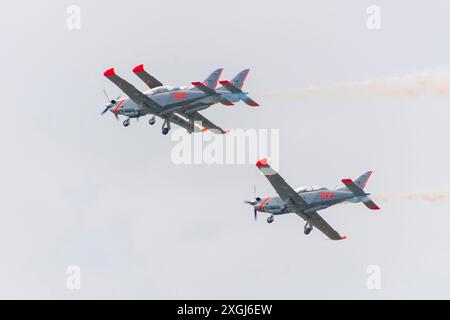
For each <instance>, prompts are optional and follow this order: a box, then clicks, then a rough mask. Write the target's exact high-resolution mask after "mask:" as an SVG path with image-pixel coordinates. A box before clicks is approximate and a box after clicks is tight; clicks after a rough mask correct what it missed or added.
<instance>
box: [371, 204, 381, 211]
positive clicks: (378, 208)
mask: <svg viewBox="0 0 450 320" xmlns="http://www.w3.org/2000/svg"><path fill="white" fill-rule="evenodd" d="M369 209H370V210H380V207H379V206H377V205H375V206H373V207H369Z"/></svg>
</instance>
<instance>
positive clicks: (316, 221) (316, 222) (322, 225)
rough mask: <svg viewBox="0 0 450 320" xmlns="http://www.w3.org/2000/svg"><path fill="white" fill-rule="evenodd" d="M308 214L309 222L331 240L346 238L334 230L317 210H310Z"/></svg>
mask: <svg viewBox="0 0 450 320" xmlns="http://www.w3.org/2000/svg"><path fill="white" fill-rule="evenodd" d="M309 215H310V218H309V222H310V223H311V224H312V225H313V226H314V227H315V228H317V229H319V230H320V231H321V232H322V233H323V234H325V235H326V236H327V237H328V238H330V239H331V240H343V239H345V238H346V237H342V236H341V235H340V234H339V233H338V232H337V231H336V230H334V229H333V228H332V227H331V226H330V225H329V224H328V223H327V222H326V221H325V220H324V219H323V218H322V217H321V216H320V215H319V214H318V213H317V212H315V211H314V212H310V213H309Z"/></svg>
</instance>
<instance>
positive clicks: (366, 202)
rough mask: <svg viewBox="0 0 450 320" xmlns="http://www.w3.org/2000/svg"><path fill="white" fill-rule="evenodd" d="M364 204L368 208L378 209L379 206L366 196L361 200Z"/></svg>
mask: <svg viewBox="0 0 450 320" xmlns="http://www.w3.org/2000/svg"><path fill="white" fill-rule="evenodd" d="M363 203H364V205H365V206H366V207H367V208H369V209H370V210H380V207H378V206H377V205H376V204H375V202H373V201H372V200H370V199H369V197H367V200H363Z"/></svg>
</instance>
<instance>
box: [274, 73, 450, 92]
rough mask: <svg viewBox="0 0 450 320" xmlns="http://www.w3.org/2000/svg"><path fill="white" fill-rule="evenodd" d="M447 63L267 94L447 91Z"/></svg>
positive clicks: (448, 81)
mask: <svg viewBox="0 0 450 320" xmlns="http://www.w3.org/2000/svg"><path fill="white" fill-rule="evenodd" d="M449 94H450V67H438V68H434V69H429V70H422V71H413V72H410V73H408V74H404V75H399V76H390V77H384V78H378V79H370V80H365V81H355V82H347V83H337V84H334V85H329V86H310V87H306V88H303V89H299V90H292V91H285V92H273V93H271V94H270V95H274V96H277V95H282V96H293V97H302V96H303V97H306V96H352V95H376V96H398V97H415V96H419V95H441V96H443V95H449Z"/></svg>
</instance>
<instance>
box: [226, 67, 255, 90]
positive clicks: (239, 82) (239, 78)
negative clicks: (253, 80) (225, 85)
mask: <svg viewBox="0 0 450 320" xmlns="http://www.w3.org/2000/svg"><path fill="white" fill-rule="evenodd" d="M249 72H250V69H245V70H242V71H241V72H239V73H238V74H237V75H236V76H235V77H234V78H233V79H232V80H231V83H232V84H233V86H235V87H236V88H239V89H242V87H243V86H244V82H245V79H246V78H247V75H248V73H249Z"/></svg>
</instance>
